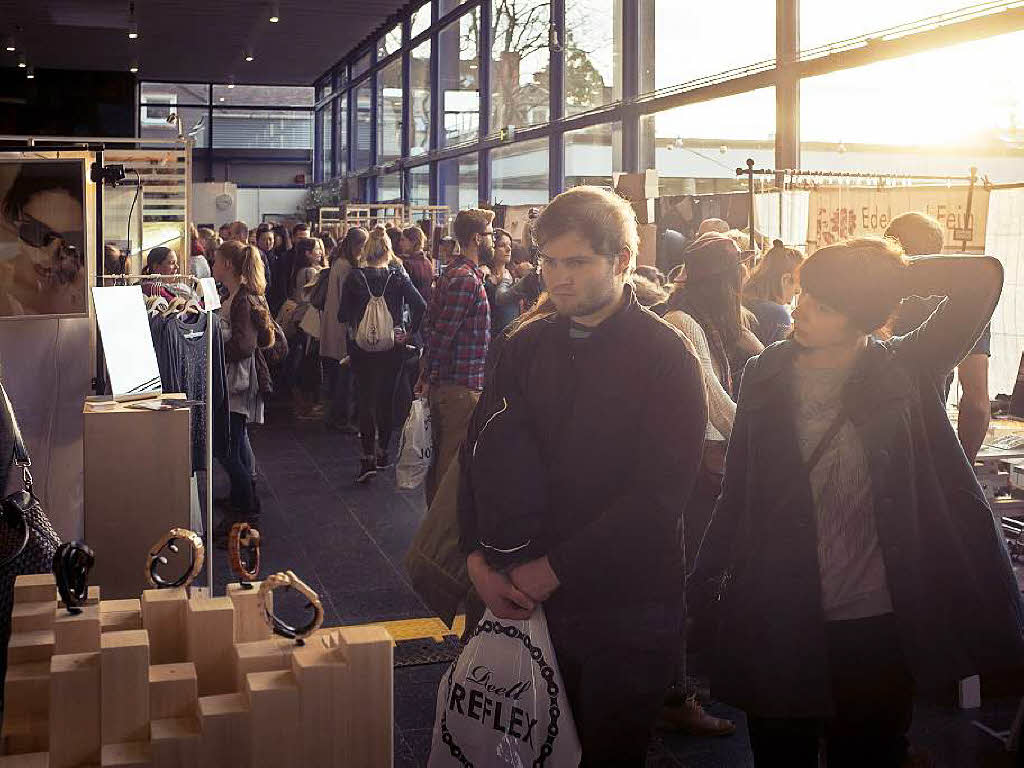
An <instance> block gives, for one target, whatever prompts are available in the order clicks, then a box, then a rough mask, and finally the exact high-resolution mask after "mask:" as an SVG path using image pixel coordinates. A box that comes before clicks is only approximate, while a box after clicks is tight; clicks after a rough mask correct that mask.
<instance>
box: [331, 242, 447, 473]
mask: <svg viewBox="0 0 1024 768" xmlns="http://www.w3.org/2000/svg"><path fill="white" fill-rule="evenodd" d="M393 259H395V254H394V251H393V250H392V248H391V238H390V237H389V236H388V233H387V231H386V230H385V229H384V227H383V225H381V224H378V225H377V226H375V227H374V228H373V231H372V232H370V237H369V241H368V242H367V244H366V248H365V249H364V251H363V264H362V265H360V266H359V267H356V268H355V269H352V271H351V272H350V273H349V276H348V277H347V278H346V280H345V284H344V285H343V286H342V294H341V307H340V309H339V319H340V320H343V321H344V322H345V324H346V325H347V326H348V335H349V341H350V343H349V345H348V350H349V358H350V360H351V361H352V370H353V372H354V373H355V377H356V385H357V388H358V397H359V435H360V438H361V440H362V447H363V458H362V461H361V462H360V467H359V474H358V475H357V476H356V481H357V482H360V483H364V482H366V481H367V480H369V479H370V478H371V477H373V476H374V475H376V474H377V470H379V469H386V468H387V467H389V466H391V459H390V456H389V454H388V447H389V445H390V442H391V432H392V427H393V423H392V419H393V413H394V410H393V405H394V394H395V382H396V381H397V379H398V372H399V369H400V367H401V365H402V359H403V358H402V352H403V348H404V346H405V342H406V340H407V339H408V338H409V336H411V335H412V334H414V333H416V331H417V330H418V329H419V326H420V321H421V320H422V319H423V312H424V310H425V309H426V307H427V305H426V303H425V302H424V301H423V297H422V296H420V294H419V291H417V290H416V286H414V285H413V284H412V281H411V280H410V279H409V276H408V274H406V272H405V270H404V269H403V268H402V267H401V263H400V262H399V264H398V265H395V264H393V263H392V260H393ZM380 297H383V298H384V301H385V303H386V305H387V309H388V312H389V313H390V314H391V320H392V323H393V325H394V338H393V339H391V340H388V341H385V345H388V344H389V342H390V346H388V348H387V349H386V350H383V351H371V350H365V349H362V348H361V347H360V346H359V335H358V329H359V325H360V323H361V322H362V320H363V317H364V314H365V312H366V311H367V307H368V306H369V305H370V301H371V299H376V298H380ZM406 306H408V307H409V310H410V313H411V317H412V319H411V321H410V323H409V327H408V328H406V327H405V326H404V325H403V314H404V308H405V307H406Z"/></svg>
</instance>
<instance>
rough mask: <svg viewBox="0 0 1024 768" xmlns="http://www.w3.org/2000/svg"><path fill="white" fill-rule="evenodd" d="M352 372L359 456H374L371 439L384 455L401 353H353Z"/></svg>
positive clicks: (388, 438) (389, 435)
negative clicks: (355, 390) (359, 447)
mask: <svg viewBox="0 0 1024 768" xmlns="http://www.w3.org/2000/svg"><path fill="white" fill-rule="evenodd" d="M350 359H351V361H352V372H353V373H354V374H355V378H356V384H357V386H358V388H359V391H358V396H359V437H360V439H361V440H362V444H363V456H373V455H374V438H376V442H377V446H379V448H380V450H382V451H386V450H387V448H388V444H389V443H390V442H391V432H392V429H393V421H392V418H393V415H394V398H395V382H396V381H397V380H398V369H399V367H400V366H401V365H402V356H401V352H400V351H399V350H397V349H391V350H388V351H387V352H364V351H363V350H353V352H352V354H351V356H350Z"/></svg>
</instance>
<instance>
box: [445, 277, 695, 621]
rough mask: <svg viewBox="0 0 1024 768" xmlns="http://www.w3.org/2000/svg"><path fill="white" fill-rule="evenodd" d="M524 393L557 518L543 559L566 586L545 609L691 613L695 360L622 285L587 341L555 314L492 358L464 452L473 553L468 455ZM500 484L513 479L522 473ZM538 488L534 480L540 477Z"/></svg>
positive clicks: (463, 510)
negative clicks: (619, 300)
mask: <svg viewBox="0 0 1024 768" xmlns="http://www.w3.org/2000/svg"><path fill="white" fill-rule="evenodd" d="M510 391H518V392H519V393H521V395H522V400H523V403H524V407H525V410H526V414H527V418H528V421H529V424H530V426H531V428H532V432H533V436H534V437H535V439H536V441H537V444H538V446H539V451H540V454H541V459H542V463H541V466H542V467H543V471H544V473H545V477H544V478H543V481H544V482H545V483H546V484H547V495H548V514H547V516H546V520H547V524H546V526H545V528H546V530H545V531H544V535H545V546H544V554H546V555H547V556H548V559H549V560H550V563H551V566H552V568H553V569H554V571H555V573H556V574H557V576H558V578H559V581H560V582H561V586H560V587H559V589H558V590H556V592H555V593H554V594H553V595H552V597H551V598H550V599H549V600H548V601H547V603H546V604H545V605H546V606H547V608H548V611H549V613H552V614H554V613H559V612H579V611H584V612H587V611H589V612H594V613H597V614H601V613H605V612H607V611H609V610H615V611H617V612H619V613H621V612H622V611H623V610H633V609H639V608H641V607H642V606H650V605H652V604H654V605H658V606H663V607H664V608H665V611H666V621H670V620H671V619H670V618H669V614H670V613H674V612H679V613H681V612H682V574H683V570H682V568H683V562H682V560H683V553H682V545H681V538H680V530H679V526H680V521H681V518H682V513H683V509H684V507H685V506H686V501H687V498H688V497H689V494H690V490H691V488H692V487H693V482H694V479H695V477H696V473H697V469H698V465H699V464H700V456H701V449H702V446H703V441H704V430H705V426H706V424H707V402H706V396H705V390H704V381H703V378H702V374H701V371H700V366H699V364H698V362H697V359H696V358H695V357H694V356H693V354H692V353H691V352H690V351H689V350H688V348H687V346H686V344H685V342H684V341H683V339H682V336H681V335H680V334H679V332H678V331H676V330H675V329H674V328H673V327H672V326H670V325H669V324H667V323H665V322H663V321H662V320H660V319H659V318H658V317H657V316H655V315H654V314H652V313H650V312H648V311H647V310H646V309H644V308H643V307H641V306H640V304H639V303H638V302H637V301H636V297H635V295H634V293H633V290H632V287H631V286H628V285H627V286H626V300H625V302H624V304H623V306H622V308H621V309H620V310H619V311H618V312H616V313H615V314H614V315H612V316H611V317H609V318H608V319H607V320H605V321H604V322H603V323H602V324H601V325H599V326H598V327H597V328H595V329H594V330H593V333H592V335H591V336H590V338H589V339H586V340H583V341H576V340H573V339H571V338H570V335H569V320H568V319H567V318H564V317H558V316H550V317H547V318H544V319H538V320H534V321H532V322H528V323H525V324H523V325H522V326H520V327H519V329H518V330H517V331H515V332H514V333H512V335H511V336H509V337H508V338H507V339H506V340H505V342H504V344H503V347H502V349H501V353H500V355H499V356H496V359H495V369H494V373H493V376H492V377H489V379H488V382H487V384H486V386H485V390H484V392H483V395H482V396H481V399H480V403H479V404H478V406H477V409H476V410H475V411H474V414H473V418H472V421H471V423H470V427H469V430H468V433H467V436H466V440H465V441H464V443H463V447H462V449H461V454H460V467H461V470H462V478H461V483H460V492H459V501H458V504H459V527H460V535H461V542H462V547H463V549H464V551H466V552H469V551H473V550H475V549H477V548H478V543H479V539H480V536H479V527H478V514H477V510H476V508H475V505H474V497H473V485H474V483H477V482H479V478H476V477H473V476H472V474H471V473H470V472H469V467H470V465H471V463H472V455H471V446H473V445H474V443H475V442H476V439H477V437H478V436H479V434H480V432H481V430H482V428H483V426H484V424H485V423H486V422H487V420H488V419H489V418H490V417H491V416H492V415H493V414H494V413H495V412H496V411H497V410H499V408H500V404H501V403H502V401H503V400H504V394H505V393H506V392H510ZM509 469H510V473H511V474H509V475H505V476H495V477H493V478H492V482H493V483H494V484H495V485H496V486H498V487H500V486H501V485H502V484H508V483H514V482H516V476H515V473H516V472H517V471H518V468H517V467H515V466H512V467H510V468H509ZM531 480H532V478H531Z"/></svg>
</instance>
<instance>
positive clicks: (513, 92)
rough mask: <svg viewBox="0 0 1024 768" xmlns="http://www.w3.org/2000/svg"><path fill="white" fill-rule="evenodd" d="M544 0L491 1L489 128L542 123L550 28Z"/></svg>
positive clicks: (545, 108) (546, 110)
mask: <svg viewBox="0 0 1024 768" xmlns="http://www.w3.org/2000/svg"><path fill="white" fill-rule="evenodd" d="M550 7H551V3H550V2H549V0H493V4H492V10H491V14H492V16H491V18H492V20H493V21H492V25H493V29H492V30H491V31H492V35H493V40H494V42H493V44H492V48H491V130H494V131H497V130H499V129H501V128H505V127H507V126H510V125H515V126H527V125H536V124H538V123H545V122H547V121H548V118H549V117H550V115H551V111H550V108H549V104H548V99H549V81H550V58H551V57H550V54H549V52H548V51H549V49H548V35H549V32H550V29H551V13H550Z"/></svg>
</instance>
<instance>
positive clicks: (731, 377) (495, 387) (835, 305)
mask: <svg viewBox="0 0 1024 768" xmlns="http://www.w3.org/2000/svg"><path fill="white" fill-rule="evenodd" d="M723 227H724V228H723ZM726 229H727V225H724V222H721V223H720V222H716V221H714V220H709V221H708V222H705V225H702V227H701V232H700V233H699V234H698V235H697V236H696V237H695V238H694V239H693V240H692V241H690V242H682V243H677V245H678V246H679V249H680V255H681V264H680V266H678V267H677V268H675V269H674V270H672V272H670V273H669V274H668V275H665V274H663V273H662V272H661V271H660V270H658V269H657V268H655V267H652V266H639V267H638V266H636V265H635V259H636V254H637V246H638V237H637V225H636V220H635V216H634V213H633V210H632V208H631V207H630V206H629V204H628V203H626V202H625V201H623V200H621V199H620V198H618V197H616V196H615V195H613V194H611V193H609V192H607V191H605V190H601V189H598V188H594V187H578V188H575V189H573V190H570V191H568V192H566V193H563V194H562V195H559V196H558V197H556V198H555V199H554V200H552V201H551V202H550V203H549V204H548V206H546V207H545V208H544V209H543V211H542V212H540V213H539V216H538V217H537V218H536V220H535V221H534V222H532V223H531V230H530V233H529V234H530V237H529V238H525V237H524V238H523V240H524V244H522V245H520V244H519V243H517V242H516V241H515V239H514V238H513V237H512V235H511V234H510V233H509V232H507V231H505V230H503V229H500V228H498V227H495V226H494V213H493V211H490V210H485V209H475V208H474V209H468V210H463V211H460V212H459V213H458V214H457V216H456V217H455V218H454V221H453V223H452V227H451V235H450V236H449V235H448V233H447V232H445V231H440V230H439V229H438V228H432V227H430V226H424V225H418V224H409V225H407V226H404V227H400V226H391V225H388V226H385V225H377V226H375V227H373V228H372V229H367V228H364V227H360V226H353V227H349V228H333V229H330V230H326V231H313V230H311V229H310V228H309V227H308V226H307V225H306V224H297V225H295V226H293V227H291V228H290V229H286V228H284V227H281V226H268V225H261V226H260V227H259V228H257V229H256V230H254V231H252V232H250V231H249V230H248V228H246V227H245V225H244V224H241V223H240V222H235V223H234V224H231V225H225V227H222V228H221V230H220V232H219V233H214V232H213V231H211V230H200V231H198V232H197V233H196V234H197V236H196V237H195V238H194V239H193V242H194V243H195V247H194V250H193V253H192V254H191V257H190V267H191V268H192V270H193V271H195V272H198V271H200V270H201V269H202V268H203V262H204V261H205V262H208V267H207V268H208V269H210V271H211V273H212V275H213V276H214V277H216V278H217V280H218V281H219V282H220V283H221V284H222V285H223V286H224V287H225V288H226V290H227V300H226V301H225V308H224V309H222V311H221V315H222V323H224V324H225V325H226V330H227V332H228V333H227V335H226V336H225V338H226V345H225V349H226V359H227V361H228V363H229V366H230V370H229V384H230V386H229V389H230V394H231V411H232V416H231V418H232V427H233V428H232V440H231V445H230V448H229V450H228V451H227V455H226V456H224V457H223V458H222V460H223V463H224V466H225V468H226V469H227V470H228V474H229V475H230V477H231V489H232V490H231V497H230V499H228V500H227V502H226V507H225V510H226V519H227V520H229V521H232V522H233V521H234V520H237V519H252V517H253V516H254V515H255V514H257V513H258V511H259V500H258V498H257V497H256V495H255V492H254V487H255V486H254V484H253V478H254V475H255V472H254V469H255V460H254V457H253V455H252V449H251V447H250V446H249V442H248V435H247V432H246V425H247V424H249V423H253V422H259V421H260V420H262V410H263V401H264V398H265V397H267V396H269V395H270V393H271V392H273V393H275V396H276V397H277V398H278V401H279V402H287V403H289V404H290V407H291V408H293V410H294V414H295V416H296V417H298V418H303V419H322V420H323V422H324V424H325V425H326V426H327V427H329V428H331V429H335V430H338V431H339V432H342V433H349V434H353V435H355V434H358V438H359V441H360V446H361V455H362V459H361V462H360V466H359V470H358V474H357V476H356V478H355V480H356V481H357V482H360V483H365V482H369V481H370V480H371V479H372V478H373V477H374V476H375V475H376V474H377V473H378V472H380V471H381V470H383V469H386V468H387V467H389V466H391V465H392V463H393V449H394V432H395V429H396V427H400V426H401V423H402V422H403V420H404V418H405V415H406V414H407V413H408V412H409V405H410V403H411V400H412V398H413V397H420V398H425V399H426V400H427V402H428V403H429V407H430V413H431V424H432V431H433V439H434V451H433V462H432V466H431V469H430V472H429V475H428V477H427V481H426V499H427V503H428V505H429V512H428V514H427V517H426V518H425V521H424V523H423V525H424V527H434V528H435V529H436V530H434V531H433V532H431V531H427V534H428V535H426V537H424V536H423V534H424V531H423V530H421V532H420V534H418V535H417V540H418V541H420V542H422V541H428V542H431V543H430V545H429V546H426V547H422V546H421V547H420V548H419V549H414V551H412V552H411V553H410V557H409V559H408V560H407V564H408V565H409V568H410V574H411V576H412V580H413V584H414V586H416V588H417V589H418V591H420V592H421V594H422V595H423V596H424V599H425V601H426V602H427V603H428V605H430V606H431V607H432V608H436V610H437V611H438V614H439V615H442V616H443V615H451V614H452V613H453V612H454V609H455V608H457V607H459V606H462V607H463V608H464V609H465V610H466V612H467V626H469V627H472V626H474V624H475V621H476V620H477V619H479V617H480V616H481V615H482V614H483V611H484V609H485V608H487V609H489V610H490V611H491V613H492V614H494V615H495V616H496V617H498V618H504V619H522V618H525V617H528V616H529V615H530V614H531V613H532V612H533V610H534V609H535V608H536V607H537V606H539V605H543V606H544V609H545V616H546V619H547V622H548V627H549V630H550V633H551V637H552V642H553V645H554V649H555V654H556V657H557V659H558V665H559V668H560V670H561V674H562V677H563V681H564V685H565V689H566V692H567V694H568V699H569V702H570V705H571V708H572V713H573V717H574V719H575V723H576V728H577V731H578V734H579V738H580V741H581V744H582V748H583V765H585V766H588V767H589V766H603V765H608V766H613V765H614V766H628V765H643V763H644V757H645V754H646V749H647V743H648V738H649V734H650V730H651V728H652V726H654V724H655V723H656V722H658V721H659V720H660V721H661V723H662V724H663V725H665V726H667V727H670V728H676V729H678V730H682V731H685V732H687V733H690V734H692V735H694V736H702V737H713V736H722V735H727V734H730V733H733V732H734V731H735V726H734V724H733V723H731V722H729V721H728V720H724V719H721V718H716V717H713V716H711V715H710V714H708V713H707V712H705V711H704V709H703V707H702V702H706V701H707V698H708V695H709V689H710V691H711V692H713V694H714V696H715V698H716V699H720V700H723V701H726V702H728V703H730V704H733V705H734V706H737V707H739V708H741V709H743V710H744V711H745V712H746V714H747V719H748V729H749V733H750V739H751V747H752V750H753V753H754V760H755V764H756V765H757V766H759V767H763V766H787V767H789V766H796V767H799V766H808V768H810V767H811V766H817V765H818V753H819V746H820V745H823V748H824V749H825V751H826V752H827V755H828V764H829V765H830V766H832V767H834V766H865V765H872V766H893V768H896V767H898V766H904V765H910V764H914V763H913V760H914V759H915V758H914V757H913V756H912V754H911V750H910V748H909V744H908V741H907V732H908V729H909V726H910V723H911V718H912V709H913V697H914V695H915V692H922V691H928V690H931V689H932V688H933V687H934V686H940V685H943V684H947V683H948V684H950V685H951V684H952V683H953V681H955V680H957V679H959V678H963V677H966V676H969V675H971V674H975V673H978V672H980V671H988V670H991V669H995V668H999V667H1001V666H1006V665H1007V660H1013V659H1015V658H1018V654H1019V653H1020V652H1021V650H1024V648H1022V630H1024V606H1022V604H1021V600H1020V595H1019V590H1018V589H1017V586H1016V581H1015V579H1014V577H1013V574H1012V571H1011V569H1010V563H1009V560H1008V557H1007V555H1006V551H1005V545H1004V544H1003V543H1002V541H1001V539H1000V537H999V536H998V535H997V531H996V530H995V528H994V526H993V524H992V518H991V513H990V511H989V509H988V507H987V505H986V503H985V500H984V496H983V495H982V493H981V491H980V489H979V487H978V484H977V480H976V479H975V476H974V473H973V470H972V463H973V459H974V457H975V455H976V453H977V451H978V448H979V447H980V445H981V440H982V439H983V437H984V434H985V430H986V429H987V427H988V413H989V411H988V403H987V360H988V354H989V348H988V336H989V332H988V325H987V324H988V321H989V318H990V316H991V314H992V312H993V309H994V307H995V304H996V302H997V301H998V298H999V295H1000V290H1001V285H1002V272H1001V267H1000V265H999V262H998V261H996V260H995V259H992V258H988V257H971V258H967V257H941V258H940V257H932V258H908V257H912V256H918V255H919V254H925V255H928V254H938V253H940V252H941V250H942V248H941V246H942V230H941V227H940V225H939V224H938V223H937V222H935V221H934V220H931V219H929V218H928V217H926V216H923V215H921V214H916V213H911V214H907V215H905V216H900V217H897V218H896V219H895V220H894V221H893V222H892V225H891V227H890V229H889V231H888V232H887V233H886V237H885V238H870V237H865V238H858V239H854V240H849V241H844V242H842V243H839V244H836V245H832V246H828V247H825V248H821V249H819V250H818V251H816V252H815V253H814V254H812V255H811V256H810V257H806V258H805V257H804V255H803V254H801V253H800V252H799V251H797V250H795V249H793V248H788V247H786V246H785V245H784V244H783V243H782V242H781V241H775V242H773V243H771V244H770V247H766V248H765V249H764V251H763V252H760V251H758V252H756V253H754V254H753V255H751V253H750V252H749V251H748V250H747V249H746V246H747V242H746V240H744V239H741V238H738V237H736V233H733V232H728V231H725V230H726ZM738 241H739V242H738ZM766 245H767V244H766ZM157 250H159V249H154V252H155V251H157ZM176 266H177V256H176V254H173V252H171V253H170V254H167V253H163V252H161V253H157V254H156V255H153V253H152V252H151V254H150V258H149V262H148V268H149V269H151V270H156V271H161V270H168V269H172V267H173V268H176ZM919 297H932V298H930V299H929V298H919ZM281 336H283V337H284V340H285V341H286V345H285V346H287V348H288V350H287V353H286V354H282V352H281V349H280V347H281V346H282V340H281V339H280V338H279V337H281ZM271 351H273V353H274V354H271ZM954 368H958V370H959V377H960V382H961V388H962V391H963V394H962V397H961V399H960V419H959V423H958V429H959V436H958V435H957V434H956V433H955V432H954V431H953V429H952V427H951V426H950V422H949V420H948V418H947V414H946V409H945V404H946V400H947V399H948V393H949V387H950V383H949V376H950V375H951V372H952V371H953V369H954ZM958 437H959V439H958ZM509 473H513V474H514V477H515V482H514V483H513V484H512V485H515V486H516V487H510V483H509V482H508V479H509V476H510V475H509ZM439 521H444V523H443V524H442V523H440V522H439ZM496 521H497V522H496ZM495 525H497V526H498V527H499V528H502V530H500V531H498V534H499V536H498V538H500V540H502V541H517V540H522V541H523V542H526V543H524V544H523V545H522V547H521V548H518V547H512V548H511V549H510V548H508V547H501V548H498V547H496V546H494V545H493V543H492V542H493V541H494V540H497V539H495V538H494V536H492V534H494V533H495V531H494V527H495ZM452 530H455V531H457V533H456V534H452ZM439 581H442V582H445V583H443V584H442V583H439ZM432 582H433V583H432ZM460 583H461V584H462V585H463V586H464V589H463V592H459V591H458V590H457V589H456V590H455V591H453V589H452V584H460ZM439 595H445V596H446V597H444V598H439V597H438V596H439ZM937 595H941V598H938V597H936V596H937Z"/></svg>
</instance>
